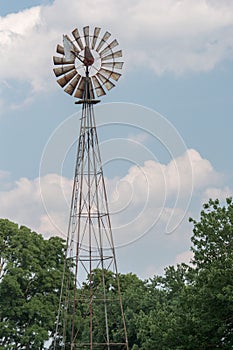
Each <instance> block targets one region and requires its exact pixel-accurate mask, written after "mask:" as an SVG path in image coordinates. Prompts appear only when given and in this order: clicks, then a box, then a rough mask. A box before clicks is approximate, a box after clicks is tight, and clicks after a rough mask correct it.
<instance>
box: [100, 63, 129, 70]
mask: <svg viewBox="0 0 233 350" xmlns="http://www.w3.org/2000/svg"><path fill="white" fill-rule="evenodd" d="M123 64H124V62H103V63H102V67H106V68H113V69H122V67H123Z"/></svg>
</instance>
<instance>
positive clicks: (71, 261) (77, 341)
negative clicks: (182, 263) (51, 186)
mask: <svg viewBox="0 0 233 350" xmlns="http://www.w3.org/2000/svg"><path fill="white" fill-rule="evenodd" d="M100 32H101V29H100V28H99V27H95V28H94V31H93V33H92V35H90V29H89V26H86V27H84V28H83V33H82V35H80V33H79V30H78V29H77V28H76V29H74V30H73V31H72V37H70V36H68V35H64V36H63V45H60V44H59V45H57V49H56V51H57V53H58V54H59V55H60V56H54V57H53V61H54V65H55V68H54V69H53V70H54V73H55V75H56V77H58V80H57V82H58V84H59V85H60V86H61V87H62V88H64V91H65V92H66V93H68V94H69V95H72V96H73V97H75V98H78V99H79V100H78V101H76V102H75V103H77V104H81V105H82V118H81V122H80V132H79V137H78V138H77V144H78V147H77V155H76V165H75V174H74V182H73V191H72V198H71V209H70V218H69V225H68V232H67V243H66V258H65V263H64V271H63V278H62V283H61V294H60V302H59V306H58V315H57V320H56V330H55V336H54V339H53V349H54V350H58V349H60V350H67V349H69V350H74V349H90V350H94V349H96V350H112V349H114V350H129V346H128V339H127V331H126V322H125V316H124V310H123V300H122V295H121V289H120V279H119V274H118V269H117V262H116V254H115V247H114V239H113V233H112V227H111V220H110V214H109V208H108V200H107V191H106V186H105V179H104V175H103V166H102V160H101V154H100V147H99V141H98V136H97V128H96V123H95V116H94V105H95V104H96V103H98V102H100V101H99V100H97V99H96V96H97V97H100V96H103V95H105V94H106V92H107V91H108V90H110V89H112V88H113V87H115V82H116V81H117V80H118V79H119V78H120V76H121V74H120V73H119V72H120V71H121V69H122V66H123V62H121V61H118V60H119V58H121V57H122V51H121V50H118V51H114V49H115V47H116V46H118V42H117V40H112V41H111V40H110V37H111V34H110V33H109V32H107V31H106V32H105V33H104V34H103V35H101V34H100Z"/></svg>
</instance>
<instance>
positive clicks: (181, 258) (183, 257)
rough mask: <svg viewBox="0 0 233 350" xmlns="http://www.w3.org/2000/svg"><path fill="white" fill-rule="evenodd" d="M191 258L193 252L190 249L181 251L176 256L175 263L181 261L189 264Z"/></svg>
mask: <svg viewBox="0 0 233 350" xmlns="http://www.w3.org/2000/svg"><path fill="white" fill-rule="evenodd" d="M192 258H193V252H191V251H190V250H188V251H186V252H182V253H180V254H178V255H177V256H176V258H175V265H177V264H182V263H185V264H189V263H190V261H191V259H192Z"/></svg>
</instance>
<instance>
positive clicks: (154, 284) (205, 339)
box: [0, 199, 233, 350]
mask: <svg viewBox="0 0 233 350" xmlns="http://www.w3.org/2000/svg"><path fill="white" fill-rule="evenodd" d="M190 222H191V223H192V224H193V226H194V228H193V236H192V239H191V240H192V247H191V250H192V251H193V254H194V256H193V259H192V261H191V265H186V264H181V265H178V266H170V267H168V268H166V269H165V272H164V275H163V276H154V277H153V278H151V279H149V280H147V281H142V280H140V279H139V278H138V277H137V276H136V275H134V274H131V273H130V274H126V275H123V274H120V275H119V278H120V286H121V293H122V300H123V307H124V313H125V319H126V324H127V331H128V340H129V348H130V349H131V350H154V349H156V350H173V349H175V350H196V349H198V350H208V349H211V350H217V349H225V350H230V349H232V348H233V278H232V277H233V202H232V200H231V199H227V200H226V205H225V206H221V205H220V204H219V201H218V200H215V201H213V200H210V201H209V203H207V204H205V205H204V207H203V210H202V211H201V214H200V219H199V221H196V220H194V219H190ZM0 249H1V257H0V259H1V260H0V269H1V270H0V303H1V311H0V339H1V340H0V349H9V350H11V349H12V350H13V349H44V347H43V346H44V345H43V344H44V341H45V340H46V339H48V338H49V336H51V335H52V332H53V328H54V320H55V316H56V310H57V304H58V291H59V287H60V281H61V275H62V265H63V256H64V246H63V242H62V241H61V240H60V239H58V238H51V239H50V240H48V241H45V240H44V239H43V238H42V237H41V236H40V235H38V234H36V233H34V232H31V231H30V230H29V229H27V228H25V227H20V228H18V226H17V225H15V224H13V223H11V222H9V221H7V220H0ZM71 278H72V277H71ZM101 279H102V272H101V271H100V270H95V271H93V278H92V283H93V286H92V287H93V293H94V295H95V298H96V300H98V297H99V295H102V293H103V290H102V289H101V288H102V280H101ZM88 283H89V282H88V281H87V282H86V283H83V286H82V288H80V289H78V290H77V299H80V300H85V299H87V291H88V288H89V286H88ZM105 284H106V293H107V295H106V297H107V299H108V300H113V299H114V296H115V294H116V290H117V288H118V285H117V281H116V277H115V275H114V274H113V273H112V272H110V271H106V273H105ZM94 307H95V315H96V316H95V317H97V319H98V320H97V321H96V325H98V326H96V327H95V329H94V332H95V334H96V335H97V339H99V340H100V341H101V339H102V337H103V328H104V324H105V319H104V310H103V309H102V308H100V307H99V305H98V303H96V305H95V306H94ZM110 310H111V311H110V312H109V315H108V316H109V319H108V322H109V325H110V332H111V337H113V339H120V338H121V334H119V333H118V332H117V327H116V325H117V324H118V323H119V322H120V318H119V319H118V317H120V313H119V312H118V311H117V310H116V309H115V306H114V304H111V307H110ZM79 311H80V312H79V314H77V323H79V324H80V334H81V337H82V339H83V340H87V339H88V312H87V310H86V309H85V305H84V304H82V302H81V303H80V309H79ZM58 349H59V347H58Z"/></svg>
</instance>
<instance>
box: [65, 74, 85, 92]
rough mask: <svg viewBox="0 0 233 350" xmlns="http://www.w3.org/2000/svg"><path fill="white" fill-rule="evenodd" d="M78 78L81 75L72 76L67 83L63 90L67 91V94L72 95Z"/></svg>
mask: <svg viewBox="0 0 233 350" xmlns="http://www.w3.org/2000/svg"><path fill="white" fill-rule="evenodd" d="M80 78H81V75H80V74H77V75H76V77H74V79H73V80H72V81H71V82H70V83H69V84H68V85H67V87H66V88H65V89H64V91H65V92H67V94H69V95H72V94H73V92H74V90H75V88H76V86H77V84H78V82H79V80H80Z"/></svg>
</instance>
